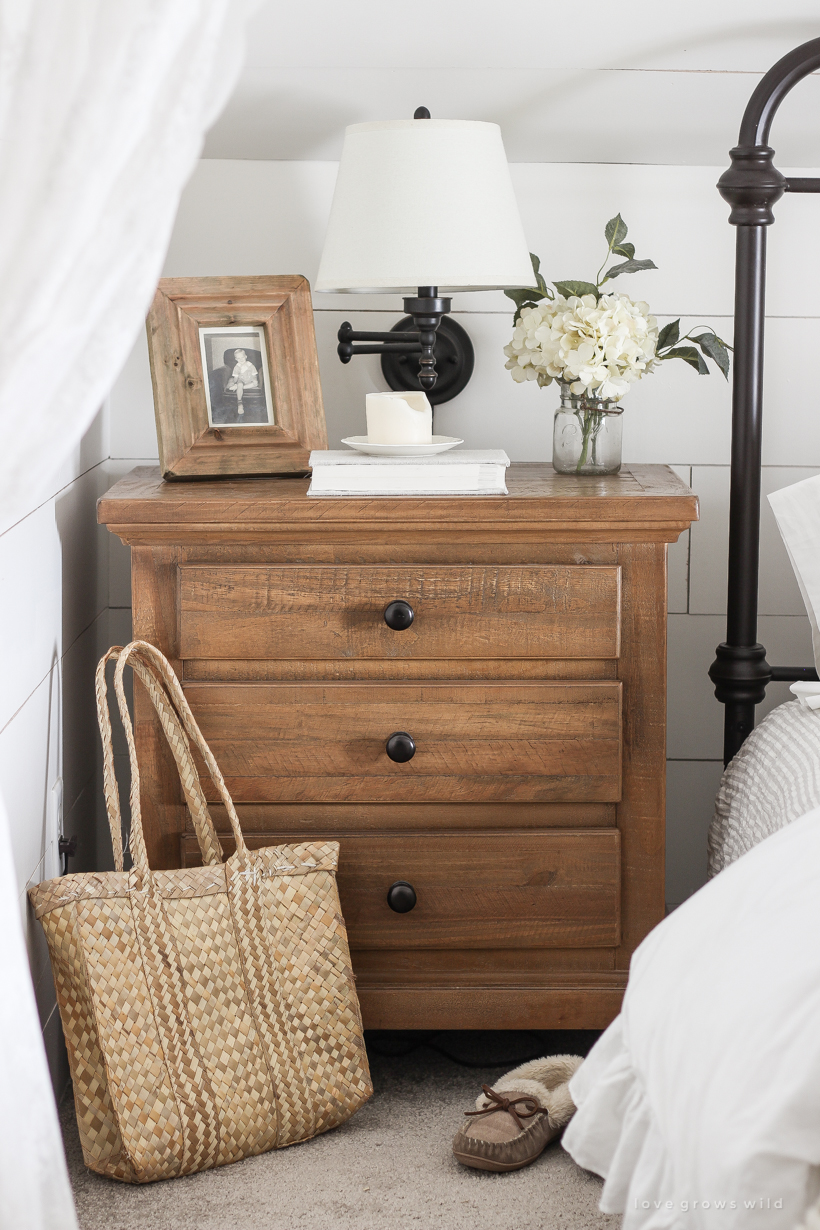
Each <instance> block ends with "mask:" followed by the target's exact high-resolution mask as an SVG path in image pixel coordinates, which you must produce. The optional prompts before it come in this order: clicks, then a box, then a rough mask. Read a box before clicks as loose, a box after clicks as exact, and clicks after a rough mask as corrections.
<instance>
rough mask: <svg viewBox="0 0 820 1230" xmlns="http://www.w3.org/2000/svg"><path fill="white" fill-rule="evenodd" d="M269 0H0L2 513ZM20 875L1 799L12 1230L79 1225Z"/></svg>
mask: <svg viewBox="0 0 820 1230" xmlns="http://www.w3.org/2000/svg"><path fill="white" fill-rule="evenodd" d="M256 2H257V0H0V441H2V445H0V515H2V516H3V518H7V517H9V516H11V515H13V514H14V513H16V512H20V513H22V512H26V511H28V509H29V508H30V507H32V505H33V502H34V501H33V495H34V494H35V493H36V491H37V488H38V486H39V487H40V488H41V489H45V487H46V484H47V482H48V480H49V479H50V478H51V476H52V475H53V474H54V473H55V471H56V470H57V469H58V467H59V466H60V464H61V463H62V461H63V460H64V458H65V457H66V456H67V454H68V453H69V452H70V451H71V449H72V448H73V447H74V446H75V445H76V444H77V442H78V441H79V439H80V437H81V436H82V435H83V433H84V431H85V430H86V428H87V427H88V425H89V424H90V422H91V419H92V418H93V416H94V414H95V413H96V411H97V409H98V407H99V406H100V403H101V402H102V401H103V399H104V398H105V396H106V395H107V393H108V391H109V389H110V388H111V386H112V384H113V382H114V380H115V379H116V377H117V375H118V373H119V371H120V369H121V368H122V366H123V364H124V362H125V359H126V357H127V355H128V353H129V351H130V349H131V347H132V345H133V343H134V340H135V338H136V336H137V333H138V331H139V330H140V329H141V328H142V327H143V321H144V317H145V313H146V310H147V308H148V305H149V303H150V300H151V296H152V294H153V291H154V288H155V286H156V283H157V279H158V277H159V274H160V270H161V267H162V262H163V258H164V255H165V251H166V248H167V245H168V240H169V237H170V233H171V227H172V224H173V221H174V216H175V213H176V209H177V205H178V202H179V197H180V193H181V192H182V189H183V187H184V185H185V182H186V180H187V179H188V177H189V175H190V174H191V171H192V170H193V167H194V164H195V161H196V159H197V157H198V155H199V153H200V150H201V146H202V139H203V135H204V133H205V131H206V129H207V128H208V126H209V124H210V123H211V122H212V121H213V120H214V119H215V117H216V116H217V114H218V112H219V111H220V109H221V107H222V106H223V104H224V102H225V101H226V99H227V96H228V94H229V92H230V90H231V88H232V86H233V84H234V82H235V80H236V77H237V75H238V73H239V71H240V68H241V64H242V57H243V50H244V48H243V39H244V24H245V20H246V18H247V16H248V15H249V13H250V12H251V11H252V9H253V8H255V7H256ZM1 600H2V601H6V602H8V601H13V600H14V596H13V594H4V595H2V599H1ZM0 786H2V783H0ZM11 867H12V852H11V843H10V840H9V830H8V823H7V817H6V815H5V811H4V809H3V807H2V802H0V944H2V965H1V966H0V968H1V969H2V986H0V1228H2V1230H76V1220H75V1216H74V1210H73V1205H72V1202H71V1196H70V1192H69V1188H68V1181H67V1177H66V1172H65V1166H64V1162H63V1155H62V1146H61V1142H60V1138H59V1132H58V1126H57V1121H56V1116H55V1113H54V1104H53V1100H52V1097H51V1089H50V1085H49V1077H48V1070H47V1067H46V1063H45V1054H44V1051H43V1047H42V1043H41V1042H40V1038H39V1026H38V1022H37V1013H36V1008H35V1004H34V997H33V992H32V987H31V981H30V979H29V975H28V965H27V960H26V953H25V948H24V943H23V935H22V929H21V926H20V919H19V917H18V913H17V903H16V891H15V887H14V876H13V874H12V872H11Z"/></svg>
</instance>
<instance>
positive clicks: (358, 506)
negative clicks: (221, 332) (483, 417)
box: [98, 464, 698, 532]
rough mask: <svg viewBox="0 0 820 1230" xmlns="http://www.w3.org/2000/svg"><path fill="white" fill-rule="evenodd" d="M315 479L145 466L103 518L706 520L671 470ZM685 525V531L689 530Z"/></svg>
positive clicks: (108, 498) (123, 482) (136, 521)
mask: <svg viewBox="0 0 820 1230" xmlns="http://www.w3.org/2000/svg"><path fill="white" fill-rule="evenodd" d="M309 482H310V480H309V479H307V478H287V477H281V478H279V477H265V478H225V479H207V480H191V481H178V482H164V481H163V479H162V477H161V475H160V471H159V467H158V466H138V467H137V468H136V469H134V470H132V471H131V473H130V474H128V475H126V476H125V478H122V479H120V481H119V482H117V483H115V485H114V486H113V487H112V488H111V489H110V491H108V492H106V494H105V495H104V496H103V497H102V498H101V499H100V501H99V503H98V519H99V521H100V522H101V523H102V524H104V525H109V526H110V527H111V528H112V529H113V530H114V531H115V532H116V529H117V527H118V526H124V525H132V526H133V525H152V524H153V525H169V524H177V525H184V524H190V525H193V524H198V525H204V524H208V523H212V524H213V523H218V524H220V525H223V526H224V525H227V524H233V525H236V526H237V527H240V526H242V525H244V524H248V523H254V524H256V525H259V524H260V523H261V522H272V523H280V524H281V523H282V522H286V523H293V522H301V523H312V524H314V525H315V524H320V523H323V524H333V523H341V522H344V523H347V524H349V523H350V522H351V521H356V522H359V523H361V524H367V523H368V522H371V523H376V522H379V523H384V522H393V523H395V522H404V523H406V522H408V521H411V522H416V523H419V522H425V521H426V522H429V523H431V525H432V524H436V523H438V522H439V521H446V522H448V523H453V522H472V523H476V522H479V523H483V524H486V523H488V522H496V523H498V522H501V523H506V524H511V523H516V522H533V521H544V522H552V523H554V522H556V521H562V522H566V521H574V522H576V523H589V524H594V523H602V522H608V521H613V520H614V521H618V522H633V523H634V522H653V523H655V524H658V523H669V524H678V523H681V522H686V523H687V524H688V523H689V522H691V521H695V520H697V517H698V501H697V497H696V496H695V495H694V493H693V492H692V491H691V490H690V488H689V487H687V486H686V484H685V483H684V482H682V481H681V479H679V478H678V476H677V475H676V474H675V473H674V471H673V470H671V469H670V468H669V467H668V466H664V465H633V466H624V468H623V469H622V470H621V472H620V474H612V475H607V476H605V477H601V478H588V477H584V478H581V477H578V478H575V477H574V476H570V475H564V474H556V473H555V471H554V470H553V468H552V466H551V465H546V464H524V465H513V466H511V467H510V468H509V470H508V471H507V487H508V489H509V495H501V496H498V495H496V496H459V495H456V496H452V495H451V496H352V497H347V496H345V497H331V498H321V497H320V498H310V499H308V497H307V489H308V485H309ZM681 528H685V526H681Z"/></svg>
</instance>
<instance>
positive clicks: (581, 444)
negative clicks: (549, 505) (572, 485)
mask: <svg viewBox="0 0 820 1230" xmlns="http://www.w3.org/2000/svg"><path fill="white" fill-rule="evenodd" d="M558 387H559V389H560V390H561V404H560V406H559V407H558V409H557V410H556V411H555V424H554V427H553V433H552V464H553V467H554V469H555V470H557V471H558V473H559V474H617V473H618V471H619V470H620V468H621V433H622V429H623V422H622V418H621V416H622V415H623V410H622V409H621V407H620V405H619V403H618V402H616V401H605V400H604V399H603V398H600V397H595V395H594V393H573V392H571V390H570V387H569V385H568V384H565V383H564V382H563V381H560V382H559V385H558Z"/></svg>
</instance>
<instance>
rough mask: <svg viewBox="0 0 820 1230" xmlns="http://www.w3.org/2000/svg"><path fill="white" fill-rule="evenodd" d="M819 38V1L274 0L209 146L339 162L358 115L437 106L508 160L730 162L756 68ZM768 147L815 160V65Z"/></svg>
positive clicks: (818, 160)
mask: <svg viewBox="0 0 820 1230" xmlns="http://www.w3.org/2000/svg"><path fill="white" fill-rule="evenodd" d="M773 10H774V12H775V14H776V16H773ZM818 36H820V9H818V5H817V0H782V2H781V3H779V4H777V5H773V4H772V3H771V0H688V3H687V4H685V5H681V4H671V3H664V2H663V0H623V3H621V4H616V3H613V2H612V0H585V2H584V3H573V2H572V0H562V2H560V3H559V0H519V2H517V3H510V2H509V0H508V3H506V4H502V3H501V2H500V0H438V2H436V0H415V2H414V3H409V4H402V5H401V6H399V5H397V4H395V3H388V2H386V0H347V3H344V2H343V0H311V2H310V3H305V2H304V0H302V2H301V3H297V2H294V0H288V2H285V0H265V2H264V3H263V5H262V7H261V8H260V9H259V11H258V12H257V15H256V16H255V18H254V19H253V20H252V22H251V24H250V28H249V32H248V57H247V61H246V66H245V68H244V70H243V73H242V76H241V79H240V82H239V84H238V86H237V88H236V90H235V91H234V94H233V97H232V98H231V100H230V101H229V103H228V105H227V107H226V109H225V111H224V112H223V114H222V116H221V117H220V119H219V120H218V121H217V123H216V124H215V125H214V127H213V128H212V129H211V132H210V133H209V135H208V138H207V142H206V147H205V156H206V157H209V158H252V159H298V160H305V159H307V160H310V159H337V158H338V156H339V152H340V149H341V141H342V134H343V132H344V128H345V126H346V125H347V124H351V123H356V122H358V121H360V120H368V119H393V118H401V117H406V118H409V117H410V116H412V114H413V111H414V110H415V108H416V107H417V106H420V105H424V106H426V107H428V108H429V109H430V111H431V112H432V114H433V115H434V116H438V117H441V118H448V119H449V118H454V119H481V120H492V121H494V122H496V123H498V124H500V125H501V128H502V131H503V134H504V140H505V144H506V147H507V153H508V156H509V158H510V160H511V161H513V162H596V163H606V162H637V163H661V164H663V163H673V164H694V165H714V166H722V165H724V164H725V163H726V161H727V159H726V152H727V150H728V149H729V148H730V147H731V146H732V145H734V144H735V142H736V140H737V131H738V126H739V124H740V118H741V115H742V113H743V109H744V107H745V105H746V102H747V100H748V98H749V95H750V94H751V93H752V90H753V89H754V87H755V85H756V84H757V81H758V80H759V78H760V76H761V75H762V74H763V73H764V72H765V71H766V70H767V69H768V68H769V67H770V66H771V65H772V64H773V63H774V62H775V61H776V60H777V59H778V58H779V57H780V56H781V55H783V54H785V52H787V51H789V50H790V49H791V48H792V47H795V46H797V45H798V44H799V43H802V42H805V41H806V40H808V39H810V38H816V37H818ZM772 142H773V144H774V146H775V149H776V151H777V161H778V162H779V163H781V164H782V165H789V166H792V167H799V166H816V165H818V164H820V76H816V75H815V76H813V77H812V78H810V79H809V80H807V81H805V82H803V83H802V84H801V85H800V86H798V87H797V88H796V89H795V90H794V91H793V93H792V94H791V95H790V97H789V98H788V99H787V100H786V102H785V103H784V104H783V106H782V107H781V110H780V113H779V115H778V116H777V118H776V120H775V124H774V127H773V133H772Z"/></svg>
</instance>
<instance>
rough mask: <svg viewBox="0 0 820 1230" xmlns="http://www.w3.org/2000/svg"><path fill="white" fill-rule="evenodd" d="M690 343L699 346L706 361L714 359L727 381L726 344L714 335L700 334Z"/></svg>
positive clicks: (727, 354)
mask: <svg viewBox="0 0 820 1230" xmlns="http://www.w3.org/2000/svg"><path fill="white" fill-rule="evenodd" d="M692 341H693V342H694V343H695V344H696V345H697V346H700V348H701V350H702V351H703V353H704V354H705V355H706V357H707V358H708V359H714V361H715V363H717V365H718V367H719V368H720V370H721V371H722V372H723V375H724V377H725V378H726V379H727V380H728V379H729V351H728V349H727V347H726V343H725V342H724V341H722V340H721V339H720V338H719V337H718V336H717V334H715V333H700V334H698V336H697V337H693V338H692Z"/></svg>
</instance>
